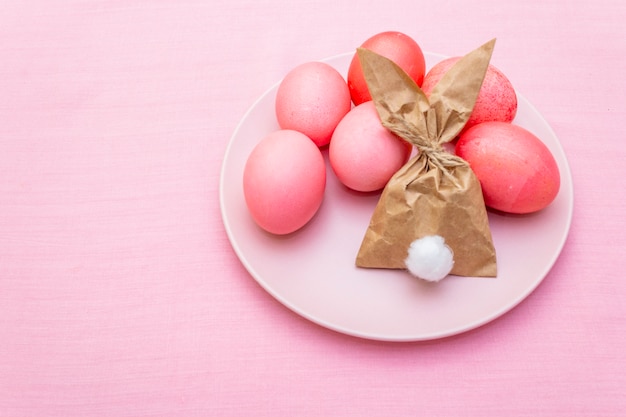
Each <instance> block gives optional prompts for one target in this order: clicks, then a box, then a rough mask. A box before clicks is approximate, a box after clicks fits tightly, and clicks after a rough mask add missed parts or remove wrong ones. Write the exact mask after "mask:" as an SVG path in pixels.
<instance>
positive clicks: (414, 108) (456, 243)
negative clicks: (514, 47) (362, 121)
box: [356, 39, 497, 277]
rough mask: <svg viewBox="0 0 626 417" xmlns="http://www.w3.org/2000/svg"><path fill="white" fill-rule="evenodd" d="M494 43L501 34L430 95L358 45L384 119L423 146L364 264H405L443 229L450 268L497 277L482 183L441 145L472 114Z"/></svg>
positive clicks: (372, 228)
mask: <svg viewBox="0 0 626 417" xmlns="http://www.w3.org/2000/svg"><path fill="white" fill-rule="evenodd" d="M494 45H495V39H493V40H491V41H490V42H488V43H486V44H484V45H483V46H481V47H479V48H477V49H476V50H474V51H472V52H470V53H469V54H467V55H465V56H464V57H463V58H461V59H460V60H459V61H458V62H457V63H456V64H455V65H454V66H453V67H452V68H451V69H450V70H449V71H448V72H447V73H446V74H445V75H444V76H443V78H442V79H441V80H440V82H439V83H438V84H437V85H436V86H435V88H434V89H433V91H432V93H431V95H430V98H427V97H426V95H425V94H424V92H423V91H422V90H421V89H420V88H419V87H418V86H417V84H415V82H414V81H413V80H412V79H411V78H410V77H409V76H408V75H407V74H406V73H405V72H404V71H403V70H402V69H401V68H400V67H398V66H397V65H396V64H395V63H393V62H392V61H390V60H389V59H387V58H385V57H383V56H381V55H378V54H376V53H375V52H372V51H369V50H367V49H363V48H359V49H358V51H357V53H358V56H359V59H360V61H361V66H362V68H363V73H364V75H365V79H366V81H367V84H368V88H369V90H370V94H371V96H372V98H373V101H374V104H375V106H376V109H377V111H378V115H379V117H380V119H381V122H382V124H383V125H384V126H385V127H387V128H388V129H389V130H391V131H392V132H394V133H395V134H396V135H398V136H399V137H401V138H402V139H404V140H406V141H408V142H409V143H411V144H413V145H414V146H415V147H416V148H417V153H416V156H414V157H413V158H412V159H411V160H409V161H408V162H407V163H406V164H405V165H404V166H403V167H402V168H401V169H400V170H398V172H397V173H396V174H395V175H394V176H393V177H392V178H391V179H390V180H389V182H388V183H387V185H386V187H385V188H384V190H383V192H382V194H381V196H380V199H379V201H378V203H377V205H376V208H375V210H374V213H373V214H372V217H371V220H370V223H369V226H368V228H367V230H366V232H365V236H364V238H363V241H362V243H361V247H360V249H359V252H358V255H357V258H356V265H357V266H358V267H363V268H388V269H406V265H405V259H406V258H407V253H408V248H409V246H410V244H411V242H413V241H414V240H416V239H419V238H421V237H425V236H430V235H439V236H442V237H443V238H444V240H445V243H446V245H448V246H449V247H450V249H451V250H452V252H453V254H454V265H453V268H452V270H451V272H450V273H451V274H453V275H461V276H474V277H495V276H496V275H497V266H496V252H495V248H494V245H493V240H492V237H491V231H490V229H489V222H488V218H487V211H486V208H485V203H484V200H483V195H482V190H481V187H480V183H479V181H478V179H477V178H476V176H475V175H474V172H473V171H472V170H471V168H470V166H469V164H468V163H467V162H466V161H464V160H463V159H461V158H459V157H458V156H456V155H453V154H451V153H449V152H447V151H445V150H444V149H443V146H442V145H443V144H444V143H445V142H449V141H452V140H453V139H454V138H455V137H456V136H457V135H458V133H459V132H460V131H461V130H462V129H463V127H464V126H465V123H466V122H467V120H468V119H469V117H470V115H471V113H472V109H473V108H474V103H475V102H476V97H477V96H478V92H479V90H480V87H481V85H482V82H483V79H484V77H485V74H486V71H487V67H488V65H489V61H490V59H491V54H492V52H493V48H494Z"/></svg>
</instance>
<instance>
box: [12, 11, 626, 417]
mask: <svg viewBox="0 0 626 417" xmlns="http://www.w3.org/2000/svg"><path fill="white" fill-rule="evenodd" d="M1 9H2V10H1V12H0V40H1V41H0V152H1V153H0V416H2V417H18V416H19V417H21V416H24V417H25V416H29V417H36V416H248V415H254V416H323V415H337V416H408V415H429V416H434V415H436V416H456V417H459V416H502V415H508V416H568V417H571V416H618V415H623V412H624V410H625V409H626V396H625V394H624V386H626V333H625V331H626V303H625V302H624V300H625V297H626V281H624V278H623V275H624V271H625V270H626V258H625V257H624V254H623V250H624V247H625V246H626V237H625V236H626V235H625V234H624V233H623V232H621V230H623V228H624V227H625V226H626V217H625V215H624V206H625V202H626V197H625V193H624V191H623V182H624V181H623V177H624V175H626V169H625V161H626V151H624V149H625V148H624V127H623V123H624V120H626V110H625V105H626V102H625V101H624V91H626V82H625V81H624V74H625V73H626V60H625V58H624V57H625V56H626V30H625V29H624V25H623V20H624V17H625V16H626V3H624V2H623V1H618V0H598V1H596V2H593V3H589V2H587V1H581V0H573V1H564V0H548V1H544V0H541V1H539V0H529V1H524V2H522V1H519V2H517V1H506V2H505V1H497V0H481V1H473V2H462V1H459V0H446V1H439V2H427V1H423V0H418V1H415V0H411V1H395V0H390V1H388V2H362V1H354V0H350V1H335V0H316V1H315V2H312V1H305V2H287V1H282V2H281V1H278V0H262V1H249V0H232V1H230V2H222V3H219V4H218V3H216V2H209V1H201V0H183V1H164V0H151V1H143V0H142V1H134V2H126V1H116V0H109V1H97V0H72V1H70V0H67V1H61V0H59V1H37V0H25V1H18V2H4V4H3V5H2V8H1ZM383 30H399V31H402V32H405V33H407V34H409V35H410V36H412V37H414V38H415V39H416V40H417V41H418V42H419V43H420V45H421V46H422V48H423V49H424V50H426V51H431V52H438V53H442V54H445V55H460V54H463V53H466V52H467V51H469V50H471V49H473V48H474V47H476V46H478V45H480V44H482V43H483V42H485V41H486V40H489V39H491V38H493V37H497V38H498V44H497V47H496V51H495V53H494V58H493V61H492V62H493V63H494V64H495V65H496V66H498V67H499V68H500V69H502V70H503V71H504V72H505V73H506V74H507V75H508V77H509V78H510V79H511V81H512V82H513V84H514V85H515V86H516V88H517V90H518V91H519V92H520V93H521V94H523V95H524V96H525V97H527V98H528V99H529V100H530V101H531V102H532V103H533V104H534V105H535V106H536V107H537V108H538V109H539V111H540V112H541V113H542V114H543V116H544V117H545V118H546V119H547V120H548V122H549V123H550V124H551V126H552V128H553V129H554V131H555V132H556V134H557V136H558V137H559V138H560V140H561V143H562V145H563V148H564V149H565V152H566V154H567V156H568V159H569V163H570V167H571V170H572V175H573V181H574V191H575V205H574V219H573V223H572V227H571V232H570V235H569V238H568V241H567V243H566V246H565V248H564V250H563V253H562V256H561V257H560V259H559V260H558V262H557V263H556V265H555V267H554V268H553V270H552V271H551V272H550V274H549V275H548V276H547V277H546V279H545V280H544V282H543V283H542V284H541V285H540V286H539V287H538V288H537V290H536V291H535V292H534V293H532V294H531V295H530V297H528V298H527V299H526V300H524V301H523V302H522V303H521V304H520V305H519V306H518V307H516V308H515V309H513V310H512V311H510V312H509V313H507V314H505V315H504V316H503V317H501V318H499V319H497V320H495V321H493V322H491V323H489V324H487V325H485V326H482V327H480V328H478V329H475V330H472V331H470V332H467V333H464V334H461V335H458V336H454V337H449V338H446V339H441V340H435V341H429V342H421V343H384V342H376V341H370V340H363V339H358V338H355V337H351V336H346V335H342V334H339V333H336V332H333V331H331V330H327V329H325V328H322V327H320V326H318V325H316V324H313V323H311V322H309V321H307V320H305V319H303V318H301V317H299V316H298V315H296V314H294V313H292V312H291V311H290V310H288V309H287V308H285V307H284V306H282V305H281V304H280V303H278V302H277V301H276V300H274V299H273V298H272V297H271V296H270V295H268V294H267V293H266V292H265V291H264V290H263V289H262V288H261V287H260V286H259V285H258V284H257V283H256V282H255V281H254V280H253V279H252V278H251V277H250V275H249V274H248V273H247V272H246V270H245V269H244V267H243V266H242V265H241V263H240V262H239V260H238V258H237V257H236V255H235V253H234V252H233V250H232V248H231V246H230V244H229V241H228V239H227V237H226V233H225V230H224V227H223V224H222V220H221V217H220V210H219V199H218V183H219V176H220V168H221V163H222V159H223V156H224V152H225V150H226V146H227V144H228V141H229V138H230V136H231V135H232V134H233V132H234V129H235V128H236V126H237V123H238V122H239V120H240V119H241V118H242V117H243V115H244V113H245V112H246V110H247V109H248V108H249V107H250V106H251V105H252V103H253V102H254V101H255V100H256V99H257V98H258V97H259V96H260V95H261V94H262V93H263V92H264V91H265V90H266V89H267V88H269V87H270V86H271V85H273V84H274V83H275V82H277V81H278V80H279V79H280V78H281V77H282V76H284V75H285V73H286V72H287V71H288V70H289V69H291V68H292V67H294V66H295V65H297V64H300V63H302V62H305V61H310V60H318V59H323V58H325V57H328V56H332V55H335V54H338V53H342V52H346V51H350V50H353V49H354V48H355V47H356V46H358V45H359V44H360V43H361V42H362V41H363V40H365V39H366V38H368V37H369V36H371V35H372V34H374V33H377V32H380V31H383ZM319 261H320V262H323V259H322V260H319Z"/></svg>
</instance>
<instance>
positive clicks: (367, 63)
mask: <svg viewBox="0 0 626 417" xmlns="http://www.w3.org/2000/svg"><path fill="white" fill-rule="evenodd" d="M495 42H496V40H495V39H492V40H491V41H489V42H487V43H485V44H484V45H482V46H481V47H479V48H477V49H475V50H474V51H472V52H470V53H469V54H467V55H465V56H464V57H463V58H461V59H460V60H459V61H458V62H457V63H456V64H455V65H454V66H453V67H452V68H451V69H450V70H449V71H448V72H447V73H446V74H445V75H444V76H443V77H442V78H441V80H440V81H439V83H438V84H437V85H436V86H435V88H434V89H433V91H432V93H431V95H430V98H427V97H426V95H425V94H424V92H423V91H422V90H421V89H420V88H419V86H418V85H417V84H415V82H414V81H413V80H412V79H411V78H410V77H409V76H408V75H407V74H406V73H405V72H404V71H403V70H402V69H401V68H400V67H399V66H398V65H396V64H395V63H394V62H393V61H391V60H389V59H387V58H385V57H384V56H382V55H379V54H376V53H375V52H372V51H370V50H367V49H364V48H359V49H358V50H357V53H358V55H359V60H360V61H361V67H362V68H363V75H364V77H365V80H366V81H367V85H368V88H369V90H370V94H371V96H372V98H373V101H374V104H375V105H376V109H377V111H378V115H379V117H380V119H381V122H382V124H383V125H384V126H385V127H387V128H388V129H389V130H391V131H392V132H394V133H396V134H397V135H398V136H400V137H402V138H403V139H405V140H407V141H409V142H411V143H412V144H414V145H415V146H417V147H418V148H420V147H430V146H434V145H435V144H442V143H444V142H449V141H451V140H453V139H454V138H455V137H456V135H457V134H458V133H459V132H460V131H461V130H462V129H463V127H464V126H465V123H466V122H467V120H468V119H469V118H470V116H471V114H472V110H473V109H474V104H475V102H476V97H478V92H479V91H480V87H481V86H482V82H483V79H484V78H485V74H486V72H487V67H488V66H489V61H490V59H491V55H492V53H493V49H494V46H495Z"/></svg>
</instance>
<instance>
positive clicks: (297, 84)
mask: <svg viewBox="0 0 626 417" xmlns="http://www.w3.org/2000/svg"><path fill="white" fill-rule="evenodd" d="M275 104H276V105H275V107H276V118H277V119H278V124H279V125H280V127H281V128H282V129H292V130H297V131H299V132H301V133H304V134H305V135H307V136H308V137H309V138H311V140H313V142H315V144H316V145H317V146H320V147H321V146H325V145H328V142H330V138H331V136H332V134H333V131H334V130H335V127H336V126H337V123H339V121H340V120H341V119H342V118H343V116H345V114H346V113H348V111H350V108H351V106H352V103H351V99H350V90H349V89H348V84H347V83H346V81H345V79H344V78H343V76H342V75H341V74H340V73H339V72H338V71H337V70H336V69H335V68H333V67H331V66H330V65H328V64H326V63H323V62H307V63H304V64H301V65H299V66H297V67H295V68H294V69H292V70H291V71H290V72H289V73H288V74H287V75H286V76H285V78H284V79H283V80H282V81H281V83H280V85H279V87H278V91H277V92H276V103H275Z"/></svg>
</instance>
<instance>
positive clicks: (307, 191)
mask: <svg viewBox="0 0 626 417" xmlns="http://www.w3.org/2000/svg"><path fill="white" fill-rule="evenodd" d="M325 186H326V167H325V163H324V158H323V156H322V153H321V151H320V149H319V148H318V147H317V146H315V144H314V143H313V141H311V139H309V138H308V137H307V136H306V135H304V134H302V133H300V132H297V131H294V130H278V131H275V132H272V133H270V134H269V135H267V136H265V137H264V138H263V139H262V140H261V141H260V142H259V143H258V144H257V145H256V146H255V148H254V149H253V150H252V152H251V153H250V156H249V157H248V160H247V161H246V165H245V167H244V173H243V191H244V197H245V201H246V205H247V207H248V210H249V212H250V214H251V216H252V218H253V219H254V221H255V222H256V223H257V224H258V225H259V226H260V227H261V228H262V229H265V230H266V231H268V232H270V233H273V234H278V235H285V234H289V233H292V232H295V231H296V230H298V229H300V228H302V227H303V226H304V225H305V224H307V223H308V222H309V221H310V220H311V219H312V218H313V216H314V215H315V213H316V212H317V211H318V209H319V207H320V206H321V204H322V201H323V198H324V190H325Z"/></svg>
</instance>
